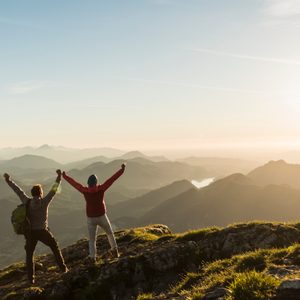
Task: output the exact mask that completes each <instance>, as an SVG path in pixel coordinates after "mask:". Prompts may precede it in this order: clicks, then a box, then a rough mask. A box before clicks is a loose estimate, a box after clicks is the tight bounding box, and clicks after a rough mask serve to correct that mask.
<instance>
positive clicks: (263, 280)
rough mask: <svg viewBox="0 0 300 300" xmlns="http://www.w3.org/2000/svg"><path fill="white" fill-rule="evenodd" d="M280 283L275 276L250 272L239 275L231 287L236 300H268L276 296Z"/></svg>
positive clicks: (233, 297)
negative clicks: (275, 292)
mask: <svg viewBox="0 0 300 300" xmlns="http://www.w3.org/2000/svg"><path fill="white" fill-rule="evenodd" d="M279 283H280V281H279V280H278V279H276V278H274V277H273V276H270V275H267V274H264V273H259V272H256V271H250V272H246V273H238V274H236V276H235V279H234V281H233V282H232V283H231V284H230V285H229V290H230V291H231V296H230V298H229V299H234V300H267V299H270V298H271V297H272V296H274V291H275V289H276V288H277V287H278V285H279Z"/></svg>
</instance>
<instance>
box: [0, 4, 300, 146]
mask: <svg viewBox="0 0 300 300" xmlns="http://www.w3.org/2000/svg"><path fill="white" fill-rule="evenodd" d="M0 38H1V47H0V102H1V110H0V118H1V125H2V126H1V141H0V147H6V146H23V145H29V144H30V145H40V144H44V143H47V144H53V145H65V146H73V147H90V146H100V147H101V146H113V147H118V148H123V149H124V148H126V149H129V148H138V149H147V148H173V147H174V148H185V147H186V148H190V147H191V148H194V149H196V148H201V147H211V146H214V145H216V146H219V147H223V146H224V147H230V146H231V145H234V146H241V147H256V146H282V145H283V146H291V147H292V146H300V131H299V129H300V0H226V1H225V0H119V1H117V0H109V1H104V0H103V1H102V0H94V1H92V0H85V1H81V0H80V1H79V0H72V1H71V0H43V1H41V0H26V1H21V0H19V1H17V0H9V1H5V0H0Z"/></svg>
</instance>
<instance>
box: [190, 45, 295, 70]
mask: <svg viewBox="0 0 300 300" xmlns="http://www.w3.org/2000/svg"><path fill="white" fill-rule="evenodd" d="M189 50H191V51H194V52H201V53H207V54H211V55H217V56H227V57H233V58H238V59H245V60H253V61H260V62H267V63H276V64H285V65H298V66H300V61H299V60H293V59H285V58H275V57H264V56H255V55H247V54H240V53H232V52H224V51H218V50H214V49H207V48H193V49H189Z"/></svg>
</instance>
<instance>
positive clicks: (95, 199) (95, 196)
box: [63, 169, 124, 218]
mask: <svg viewBox="0 0 300 300" xmlns="http://www.w3.org/2000/svg"><path fill="white" fill-rule="evenodd" d="M123 173H124V169H120V170H119V171H118V172H116V173H115V174H114V175H113V176H112V177H110V178H109V179H108V180H106V181H105V182H104V183H103V184H99V185H95V186H93V187H86V186H83V185H81V184H80V183H78V182H77V181H75V180H74V179H73V178H71V177H69V176H68V175H66V174H65V173H63V178H64V179H65V180H66V181H68V182H69V183H70V184H71V185H72V186H73V187H74V188H75V189H77V190H78V191H79V192H80V193H82V194H83V195H84V198H85V202H86V215H87V216H88V217H90V218H93V217H99V216H102V215H104V214H105V212H106V207H105V202H104V192H105V191H106V190H107V189H108V188H109V187H110V186H111V185H112V184H113V183H114V182H115V181H116V180H117V179H118V178H119V177H120V176H121V175H122V174H123Z"/></svg>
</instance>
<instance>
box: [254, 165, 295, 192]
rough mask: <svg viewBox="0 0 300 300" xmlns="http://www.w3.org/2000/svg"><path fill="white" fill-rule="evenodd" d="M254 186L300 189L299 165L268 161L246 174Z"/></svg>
mask: <svg viewBox="0 0 300 300" xmlns="http://www.w3.org/2000/svg"><path fill="white" fill-rule="evenodd" d="M248 177H249V178H251V179H252V180H253V181H254V182H255V183H256V184H259V185H267V184H286V185H290V186H291V187H294V188H296V189H300V165H297V164H288V163H286V162H285V161H283V160H278V161H270V162H268V163H267V164H265V165H263V166H261V167H259V168H256V169H255V170H253V171H251V172H250V173H249V174H248Z"/></svg>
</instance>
